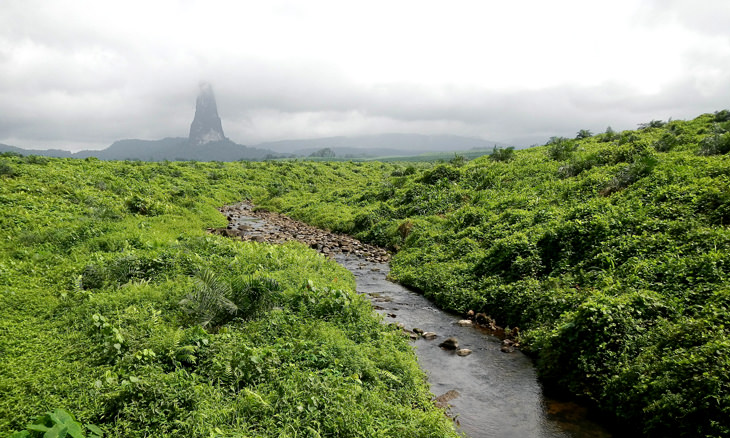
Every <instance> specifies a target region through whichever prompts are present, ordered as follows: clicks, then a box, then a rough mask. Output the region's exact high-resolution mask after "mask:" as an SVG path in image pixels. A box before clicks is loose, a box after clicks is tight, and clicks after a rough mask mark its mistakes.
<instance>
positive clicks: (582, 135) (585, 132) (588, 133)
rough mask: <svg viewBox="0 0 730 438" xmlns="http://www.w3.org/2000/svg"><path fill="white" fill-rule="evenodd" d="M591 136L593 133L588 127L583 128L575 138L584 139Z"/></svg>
mask: <svg viewBox="0 0 730 438" xmlns="http://www.w3.org/2000/svg"><path fill="white" fill-rule="evenodd" d="M590 137H593V133H592V132H591V131H590V130H588V129H581V130H580V131H578V132H577V133H576V135H575V138H576V139H578V140H580V139H583V138H590Z"/></svg>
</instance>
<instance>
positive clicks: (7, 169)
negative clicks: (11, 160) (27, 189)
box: [0, 161, 15, 177]
mask: <svg viewBox="0 0 730 438" xmlns="http://www.w3.org/2000/svg"><path fill="white" fill-rule="evenodd" d="M0 176H8V177H12V176H15V169H14V168H13V166H11V165H10V164H8V163H6V162H5V161H0Z"/></svg>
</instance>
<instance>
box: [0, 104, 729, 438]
mask: <svg viewBox="0 0 730 438" xmlns="http://www.w3.org/2000/svg"><path fill="white" fill-rule="evenodd" d="M729 131H730V112H728V111H720V112H718V113H715V114H706V115H702V116H700V117H698V118H696V119H695V120H691V121H671V122H668V123H663V122H658V121H652V122H650V123H647V124H646V125H645V126H642V127H641V128H640V129H638V130H635V131H625V132H613V131H612V130H607V132H605V133H602V134H597V135H592V134H591V133H589V132H586V131H580V132H579V135H578V137H579V138H576V139H563V138H553V139H551V141H550V142H549V143H548V144H546V145H544V146H541V147H535V148H531V149H528V150H523V151H511V150H507V149H505V150H497V151H495V153H494V154H492V155H491V156H485V157H480V158H476V159H474V160H472V161H468V160H466V159H463V158H462V157H455V158H454V159H453V160H451V161H450V162H443V163H381V162H364V163H352V162H311V161H307V162H297V161H281V162H263V163H247V162H240V163H195V162H172V163H171V162H162V163H142V162H101V161H98V160H95V159H88V160H70V159H45V158H39V157H19V156H14V155H6V156H0V183H1V185H0V211H1V214H0V300H1V301H0V353H1V354H0V393H2V394H3V397H2V399H0V433H2V434H5V433H7V432H9V431H11V430H21V429H23V428H24V427H25V426H26V425H27V423H28V422H29V421H30V420H31V419H32V418H33V417H34V416H37V415H41V414H43V413H45V412H49V411H53V410H54V409H57V408H61V409H64V410H66V411H68V412H71V413H73V414H74V415H75V416H76V418H77V420H78V421H79V422H81V423H83V424H94V425H97V426H99V427H100V428H101V429H102V430H103V431H104V432H105V433H106V434H108V435H109V436H148V435H156V436H163V435H169V436H201V437H202V436H205V437H209V436H302V435H303V436H434V437H435V436H450V435H451V434H453V433H454V432H453V431H452V430H451V426H450V424H449V421H448V420H447V419H445V417H444V416H443V413H442V412H440V411H438V410H436V409H434V408H433V406H432V404H431V403H430V401H429V397H430V396H429V394H428V391H427V386H426V385H425V383H424V379H423V375H422V373H421V372H420V371H419V370H418V368H417V366H416V362H415V358H414V356H413V353H412V351H411V350H410V348H409V346H408V344H407V342H406V341H405V340H404V339H403V338H402V336H401V335H400V334H399V333H398V331H397V330H395V329H393V328H392V327H389V326H386V325H382V324H380V323H379V322H378V320H377V319H376V318H375V317H374V316H373V313H372V310H371V308H370V305H369V304H367V302H365V301H363V300H362V299H361V298H360V297H358V296H357V295H356V294H355V293H354V292H353V280H352V277H351V276H350V275H349V274H348V273H347V271H344V270H343V269H342V268H339V267H338V266H337V265H335V264H333V263H331V262H329V261H326V260H325V259H324V258H322V257H321V256H319V255H317V254H316V253H315V252H314V251H312V250H310V249H309V248H306V247H304V246H302V245H298V244H287V245H284V246H270V245H265V244H257V243H250V242H247V243H243V242H234V241H231V240H227V239H224V238H222V237H218V236H211V235H207V234H206V233H205V229H206V228H207V227H217V226H224V225H225V218H224V217H223V216H222V215H220V214H219V213H218V212H217V211H216V208H217V207H220V206H222V205H225V204H227V203H233V202H238V201H240V200H243V199H250V200H252V201H253V202H254V203H255V204H257V205H258V206H260V207H262V208H268V209H271V210H276V211H280V212H285V213H287V214H289V215H291V216H293V217H295V218H298V219H302V220H304V221H307V222H309V223H311V224H314V225H318V226H320V227H323V228H327V229H330V230H333V231H339V232H344V233H349V234H353V235H355V236H357V237H359V238H361V239H363V240H366V241H369V242H371V243H377V244H379V245H382V246H386V247H388V248H390V249H392V250H394V251H397V253H396V254H395V255H394V257H393V260H392V271H391V275H392V277H393V278H394V279H395V280H397V281H399V282H401V283H403V284H406V285H408V286H412V287H414V288H417V289H419V290H421V291H423V293H424V294H426V295H427V296H429V297H431V298H433V299H434V300H435V301H436V302H437V303H438V304H439V305H440V306H442V307H444V308H446V309H451V310H455V311H459V312H465V311H467V310H469V309H473V310H474V311H477V312H486V313H487V314H489V315H491V316H492V317H494V318H496V320H497V322H498V323H499V324H500V325H502V326H509V327H519V328H520V333H521V344H522V345H523V347H524V349H525V350H526V351H528V352H529V353H530V354H531V355H533V357H534V358H535V362H536V365H537V367H538V371H539V373H540V375H541V376H542V378H543V381H544V382H545V383H546V384H547V385H548V386H549V387H551V388H554V389H556V390H562V391H566V392H569V393H571V394H574V395H578V396H580V397H584V398H587V399H589V400H591V401H592V402H594V403H595V404H596V405H597V406H598V407H599V408H600V409H601V410H602V411H603V412H605V413H606V414H607V415H609V416H610V417H612V418H614V419H615V420H616V421H615V422H614V424H622V425H624V426H625V427H626V428H627V429H628V430H631V431H638V432H640V433H643V434H644V435H645V436H652V437H665V436H708V437H721V436H728V435H730V420H729V419H730V333H729V330H730V309H729V307H730V284H729V281H728V270H729V269H730V267H729V266H728V263H729V262H728V260H730V231H729V230H728V223H729V222H730V156H729V155H728V152H729V151H730V132H729ZM325 400H327V402H325ZM89 430H90V431H91V430H92V429H89Z"/></svg>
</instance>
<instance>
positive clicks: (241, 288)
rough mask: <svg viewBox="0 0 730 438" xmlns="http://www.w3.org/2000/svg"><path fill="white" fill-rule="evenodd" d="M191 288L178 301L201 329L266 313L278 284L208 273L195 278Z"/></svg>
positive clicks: (278, 287)
mask: <svg viewBox="0 0 730 438" xmlns="http://www.w3.org/2000/svg"><path fill="white" fill-rule="evenodd" d="M195 280H196V284H195V288H194V289H193V291H192V292H191V293H189V294H188V295H187V296H186V297H185V298H184V299H183V300H182V301H180V305H181V306H182V308H183V310H184V312H185V313H187V314H188V316H189V318H190V319H191V320H192V321H193V322H194V323H195V324H199V325H201V326H202V327H211V328H217V327H220V326H222V325H224V324H226V323H228V322H230V321H231V320H233V319H234V318H243V319H248V318H255V317H257V316H258V315H260V314H261V313H263V312H265V311H267V310H269V309H270V308H271V307H272V306H273V303H274V299H275V296H276V293H277V292H279V291H281V286H279V283H278V282H277V281H276V280H274V279H271V278H253V277H234V278H233V279H230V280H227V279H225V278H220V277H219V276H218V275H216V274H215V273H213V272H212V271H210V270H204V271H201V272H200V273H199V274H198V275H196V277H195Z"/></svg>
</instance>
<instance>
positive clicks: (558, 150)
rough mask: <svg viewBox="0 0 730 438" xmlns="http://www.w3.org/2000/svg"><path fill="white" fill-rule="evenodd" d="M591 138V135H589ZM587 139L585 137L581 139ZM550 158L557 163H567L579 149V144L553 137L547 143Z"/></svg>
mask: <svg viewBox="0 0 730 438" xmlns="http://www.w3.org/2000/svg"><path fill="white" fill-rule="evenodd" d="M589 137H590V135H589ZM580 138H585V137H580ZM547 146H548V149H547V152H548V157H550V158H551V159H553V160H556V161H565V160H567V159H568V158H570V156H571V155H572V154H573V152H575V151H576V149H578V143H576V142H573V141H570V140H568V139H567V138H563V137H552V138H551V139H550V141H548V142H547Z"/></svg>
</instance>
